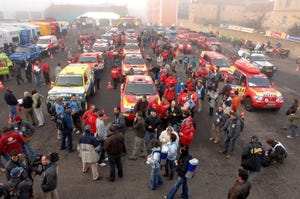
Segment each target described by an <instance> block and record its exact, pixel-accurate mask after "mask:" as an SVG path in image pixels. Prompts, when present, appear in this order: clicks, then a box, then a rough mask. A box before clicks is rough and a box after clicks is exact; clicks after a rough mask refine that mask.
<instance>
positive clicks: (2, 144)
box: [0, 127, 24, 154]
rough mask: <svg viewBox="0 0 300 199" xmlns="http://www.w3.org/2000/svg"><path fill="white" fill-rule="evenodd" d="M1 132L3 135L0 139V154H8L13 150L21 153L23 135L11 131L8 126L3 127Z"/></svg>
mask: <svg viewBox="0 0 300 199" xmlns="http://www.w3.org/2000/svg"><path fill="white" fill-rule="evenodd" d="M2 132H3V133H4V135H3V136H2V137H1V139H0V151H1V154H10V153H11V152H12V151H14V150H16V151H18V153H22V143H23V142H24V137H23V136H22V135H20V134H19V133H16V132H12V131H11V129H10V128H9V127H3V129H2Z"/></svg>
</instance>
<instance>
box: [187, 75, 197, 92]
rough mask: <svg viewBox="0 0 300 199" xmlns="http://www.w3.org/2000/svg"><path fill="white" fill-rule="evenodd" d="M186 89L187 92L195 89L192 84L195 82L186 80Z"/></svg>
mask: <svg viewBox="0 0 300 199" xmlns="http://www.w3.org/2000/svg"><path fill="white" fill-rule="evenodd" d="M185 84H186V88H187V89H188V90H191V89H194V88H195V87H194V84H195V82H194V80H193V79H192V78H190V77H189V78H188V80H187V81H186V83H185Z"/></svg>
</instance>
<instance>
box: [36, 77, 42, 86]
mask: <svg viewBox="0 0 300 199" xmlns="http://www.w3.org/2000/svg"><path fill="white" fill-rule="evenodd" d="M35 85H36V86H37V87H41V75H35Z"/></svg>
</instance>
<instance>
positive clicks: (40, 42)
mask: <svg viewBox="0 0 300 199" xmlns="http://www.w3.org/2000/svg"><path fill="white" fill-rule="evenodd" d="M37 44H50V40H49V39H39V40H38V42H37Z"/></svg>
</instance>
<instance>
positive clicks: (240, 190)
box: [227, 181, 251, 199]
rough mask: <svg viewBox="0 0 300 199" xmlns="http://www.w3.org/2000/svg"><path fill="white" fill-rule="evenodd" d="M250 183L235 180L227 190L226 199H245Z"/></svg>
mask: <svg viewBox="0 0 300 199" xmlns="http://www.w3.org/2000/svg"><path fill="white" fill-rule="evenodd" d="M250 189H251V184H250V183H249V182H248V181H246V182H236V183H235V184H234V186H233V187H232V188H231V189H230V190H229V192H228V196H227V199H246V198H247V197H248V196H249V193H250Z"/></svg>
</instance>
